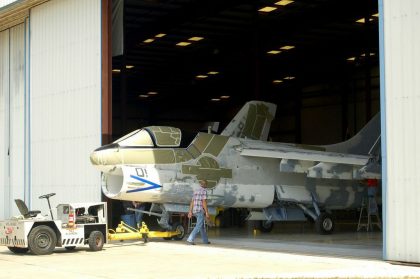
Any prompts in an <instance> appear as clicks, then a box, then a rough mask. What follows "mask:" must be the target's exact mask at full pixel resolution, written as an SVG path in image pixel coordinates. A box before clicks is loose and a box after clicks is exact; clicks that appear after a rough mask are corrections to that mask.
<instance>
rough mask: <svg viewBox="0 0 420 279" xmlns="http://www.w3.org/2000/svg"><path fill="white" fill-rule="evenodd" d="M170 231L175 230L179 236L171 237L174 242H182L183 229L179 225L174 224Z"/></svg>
mask: <svg viewBox="0 0 420 279" xmlns="http://www.w3.org/2000/svg"><path fill="white" fill-rule="evenodd" d="M172 230H176V231H178V232H179V234H177V235H175V236H174V237H172V238H173V239H174V240H182V239H183V238H184V236H185V227H184V226H183V225H182V224H181V223H175V224H173V225H172Z"/></svg>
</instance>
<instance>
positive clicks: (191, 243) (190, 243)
mask: <svg viewBox="0 0 420 279" xmlns="http://www.w3.org/2000/svg"><path fill="white" fill-rule="evenodd" d="M187 244H188V245H195V243H194V242H189V241H188V240H187Z"/></svg>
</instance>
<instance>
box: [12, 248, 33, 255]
mask: <svg viewBox="0 0 420 279" xmlns="http://www.w3.org/2000/svg"><path fill="white" fill-rule="evenodd" d="M7 248H9V250H10V251H12V252H13V253H15V254H25V253H26V252H28V251H29V248H21V247H7Z"/></svg>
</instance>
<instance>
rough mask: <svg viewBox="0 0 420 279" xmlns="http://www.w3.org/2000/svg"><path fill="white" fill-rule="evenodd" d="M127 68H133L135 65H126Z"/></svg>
mask: <svg viewBox="0 0 420 279" xmlns="http://www.w3.org/2000/svg"><path fill="white" fill-rule="evenodd" d="M125 68H126V69H133V68H134V66H133V65H126V66H125Z"/></svg>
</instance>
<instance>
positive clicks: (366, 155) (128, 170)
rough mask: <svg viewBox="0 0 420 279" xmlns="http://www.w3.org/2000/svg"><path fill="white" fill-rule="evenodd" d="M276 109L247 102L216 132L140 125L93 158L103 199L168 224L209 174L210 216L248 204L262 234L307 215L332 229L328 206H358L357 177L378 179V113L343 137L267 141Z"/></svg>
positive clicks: (324, 229) (362, 190)
mask: <svg viewBox="0 0 420 279" xmlns="http://www.w3.org/2000/svg"><path fill="white" fill-rule="evenodd" d="M275 111H276V105H274V104H271V103H267V102H262V101H250V102H248V103H246V104H245V106H244V107H243V108H242V109H241V110H240V111H239V112H238V114H237V115H236V116H235V118H234V119H233V120H232V121H231V122H230V123H229V124H228V126H227V127H226V128H225V129H224V131H223V132H222V133H221V134H211V133H198V134H196V135H195V137H194V138H192V137H188V135H187V134H183V133H182V132H181V130H180V129H178V128H174V127H163V126H149V127H144V128H142V129H139V130H136V131H134V132H132V133H130V134H128V135H126V136H124V137H122V138H120V139H118V140H116V141H115V142H113V143H112V144H108V145H105V146H102V147H100V148H98V149H96V150H95V151H94V152H93V153H92V154H91V156H90V159H91V162H92V164H93V165H94V166H95V167H96V168H97V169H98V170H100V171H102V173H103V175H102V177H103V179H102V181H103V183H102V190H103V193H104V194H105V195H106V196H107V197H109V198H111V199H118V200H135V201H140V202H150V203H152V207H151V209H150V211H149V212H148V213H150V214H155V215H157V216H159V217H160V219H159V220H158V222H159V224H160V225H161V226H162V227H163V228H165V229H171V225H170V217H171V215H172V214H174V213H181V212H188V206H189V203H190V200H191V197H192V193H193V191H194V190H195V189H196V188H197V187H199V184H198V180H200V179H206V180H207V181H208V189H207V190H208V205H209V209H210V213H213V214H215V212H216V208H218V209H220V208H229V207H233V208H246V209H249V216H248V220H259V221H261V225H262V229H263V230H266V231H268V230H270V229H271V228H272V225H273V222H274V221H290V220H307V219H308V218H310V219H313V220H314V221H315V223H316V228H317V230H318V232H319V233H321V234H329V233H331V232H332V231H333V229H334V218H333V217H332V213H333V211H334V210H337V209H356V208H358V207H360V206H361V203H362V200H363V198H364V197H365V196H366V191H367V189H366V186H365V185H363V184H362V183H361V181H362V180H364V179H367V178H374V179H380V154H379V152H380V123H379V121H380V117H379V115H376V116H375V117H374V118H373V119H372V120H371V121H370V122H369V123H368V124H367V125H366V126H365V127H364V128H363V129H362V130H361V131H360V132H359V133H358V134H357V135H355V136H354V137H353V138H351V139H349V140H347V141H345V142H342V143H338V144H332V145H323V146H308V145H298V144H290V143H278V142H269V141H267V137H268V132H269V129H270V124H271V121H272V119H273V117H274V115H275Z"/></svg>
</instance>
